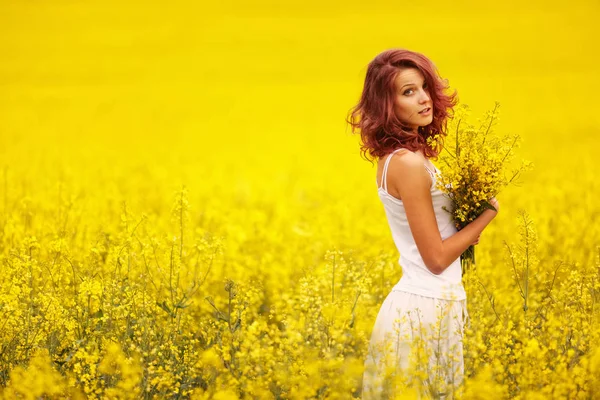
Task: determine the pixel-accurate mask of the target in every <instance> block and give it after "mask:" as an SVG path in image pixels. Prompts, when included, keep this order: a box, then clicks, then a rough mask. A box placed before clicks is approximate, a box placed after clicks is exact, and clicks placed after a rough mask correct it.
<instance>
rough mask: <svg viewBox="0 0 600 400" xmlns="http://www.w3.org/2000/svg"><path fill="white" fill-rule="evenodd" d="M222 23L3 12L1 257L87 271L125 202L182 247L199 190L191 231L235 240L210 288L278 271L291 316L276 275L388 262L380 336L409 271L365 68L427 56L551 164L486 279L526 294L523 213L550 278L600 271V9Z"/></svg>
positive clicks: (372, 303)
mask: <svg viewBox="0 0 600 400" xmlns="http://www.w3.org/2000/svg"><path fill="white" fill-rule="evenodd" d="M216 3H217V2H210V3H208V2H207V3H203V2H192V1H190V2H183V1H171V2H166V1H165V2H163V3H159V2H151V1H138V2H122V1H85V2H82V1H67V0H64V1H38V2H34V1H15V0H10V1H7V0H2V2H1V4H0V54H1V61H0V121H1V123H0V161H1V162H0V166H1V167H2V171H1V172H2V173H1V176H0V182H1V185H0V193H1V196H0V204H1V206H0V207H1V209H2V223H3V226H4V227H5V234H4V235H3V240H2V246H3V247H2V250H3V254H5V255H6V254H8V252H9V251H10V250H11V249H13V248H15V247H16V246H17V245H19V244H20V243H22V240H23V238H24V237H27V236H36V237H37V240H39V241H40V243H41V245H42V248H44V246H47V245H48V242H49V241H50V240H53V239H54V238H56V237H65V236H66V237H67V239H66V240H67V242H68V243H67V245H68V246H71V248H73V249H75V248H77V249H79V250H77V251H83V250H81V249H85V248H88V247H92V246H94V240H95V238H96V237H95V236H93V234H92V233H91V232H96V231H102V230H103V229H106V230H111V229H112V230H114V229H117V228H116V227H117V226H118V225H119V223H120V214H121V213H122V212H123V209H122V207H123V203H124V202H125V203H126V205H127V210H128V211H127V212H130V213H132V215H133V217H132V219H135V221H137V220H138V219H139V218H140V216H141V215H142V214H146V215H148V216H150V221H152V223H153V224H154V225H152V226H154V227H156V228H157V230H158V231H160V232H161V233H162V234H165V235H168V234H170V233H173V234H174V235H177V234H178V230H177V228H176V224H175V225H168V224H167V222H166V221H168V219H169V211H170V207H171V206H172V205H173V202H174V199H175V197H174V191H176V190H177V189H179V188H180V187H181V186H182V185H185V186H186V187H187V189H188V192H189V200H190V221H191V223H190V225H189V228H190V229H191V230H196V229H198V232H201V231H206V232H210V233H211V234H214V235H215V236H222V237H224V238H226V239H225V244H226V250H225V252H226V253H225V254H226V255H225V256H224V257H225V258H224V260H225V261H223V260H221V262H223V265H221V266H220V267H219V268H217V267H215V269H214V270H213V274H214V275H212V276H211V278H210V279H212V280H214V282H213V283H215V282H216V283H215V284H218V285H221V283H222V280H223V279H225V278H226V277H232V278H233V279H238V280H242V281H243V280H244V279H245V277H246V275H247V274H254V273H257V272H258V273H259V274H263V273H264V274H266V276H267V278H266V279H265V283H266V284H267V287H269V285H274V286H271V289H270V291H269V292H271V291H276V293H275V294H273V293H270V295H273V296H275V295H276V294H277V293H278V292H277V291H278V290H280V289H281V290H286V289H285V287H286V285H288V283H286V282H287V281H286V280H285V278H281V277H280V275H281V274H282V276H288V275H287V274H289V276H294V275H293V274H294V273H297V272H298V271H299V270H300V269H303V268H310V267H312V266H313V265H314V263H319V262H320V261H319V260H321V261H322V260H323V254H324V253H325V252H326V251H327V250H329V249H333V248H336V249H341V250H343V251H354V252H356V255H357V257H358V258H363V257H364V258H365V259H366V258H368V257H380V259H381V260H384V261H385V263H386V265H385V266H384V267H377V268H381V270H379V269H378V270H377V274H379V272H380V271H381V275H377V280H376V281H374V284H373V286H372V287H370V288H369V291H370V292H369V293H368V295H369V296H371V297H367V298H366V300H364V301H365V303H363V302H362V301H363V300H362V299H363V298H361V302H359V303H358V304H359V309H360V307H364V308H363V309H362V312H364V313H365V315H364V316H363V317H364V318H363V320H362V322H361V323H362V324H363V325H362V328H360V329H362V332H363V333H364V332H367V330H368V329H370V326H371V325H372V322H373V319H374V316H375V314H374V313H376V311H377V306H378V305H379V304H380V302H381V301H382V299H383V296H385V294H386V293H387V292H388V291H389V289H390V288H391V286H392V285H393V284H395V282H397V280H398V278H399V277H400V270H399V268H398V265H397V262H396V261H397V254H396V251H395V248H394V247H393V242H392V240H391V236H390V235H389V230H388V228H387V222H386V220H385V215H384V212H383V208H382V207H381V204H380V202H379V199H378V198H377V195H376V186H375V169H374V167H373V166H372V165H371V164H369V163H368V162H366V161H365V160H363V159H361V158H360V155H359V148H358V145H357V138H356V137H353V136H352V135H350V130H349V128H348V126H347V125H346V123H345V118H346V115H347V112H348V111H349V110H350V108H351V107H352V106H353V105H354V104H355V103H356V102H357V101H358V98H359V95H360V91H361V89H362V84H363V79H364V74H365V72H366V66H367V64H368V62H369V61H370V60H371V59H372V58H373V57H374V56H375V55H376V54H378V53H379V52H381V51H383V50H385V49H388V48H392V47H403V48H408V49H411V50H415V51H418V52H421V53H423V54H425V55H427V56H428V57H430V58H431V59H432V60H433V62H434V63H435V64H436V66H437V67H438V69H439V71H440V73H441V75H442V77H444V78H447V79H448V80H449V83H450V86H451V87H452V88H455V89H457V90H458V93H459V97H460V100H461V102H463V103H466V104H468V105H469V106H470V107H471V109H472V110H473V111H474V118H475V117H477V116H479V115H482V114H483V112H484V111H486V110H490V109H491V108H492V107H493V104H494V102H495V101H498V102H500V104H501V108H500V113H501V114H500V118H501V120H500V123H499V125H498V126H497V132H499V133H503V134H519V135H521V137H522V147H521V148H520V149H519V153H518V157H517V158H525V159H528V160H531V161H533V162H534V164H535V169H534V170H533V171H532V172H531V173H528V174H526V175H525V176H523V178H522V179H521V186H520V187H511V188H509V189H507V190H506V192H505V193H501V194H500V195H499V196H498V198H499V200H500V203H501V212H500V214H499V216H498V218H496V219H495V220H494V222H493V223H492V224H491V225H490V226H489V227H488V228H487V229H486V231H485V232H484V234H483V235H482V239H481V244H480V245H479V246H478V254H479V255H478V257H480V258H479V260H481V265H484V266H485V268H483V269H484V270H492V272H490V275H486V276H482V277H481V279H482V280H483V281H484V282H486V283H488V284H490V285H492V284H493V283H498V282H500V285H501V286H502V287H504V289H502V288H500V289H498V290H506V291H512V292H511V293H513V295H515V293H516V289H514V287H511V278H510V267H509V266H508V264H505V263H504V262H503V261H501V259H502V257H503V255H504V244H503V243H504V241H507V242H511V243H514V242H516V241H518V240H519V238H518V236H517V234H516V226H517V220H516V215H517V214H516V212H517V210H518V209H525V210H527V211H528V212H529V213H530V215H531V216H532V218H533V221H534V223H535V227H536V229H537V231H538V237H539V243H538V245H539V250H538V251H539V258H540V259H541V265H543V266H544V267H543V268H546V267H551V266H552V263H553V262H554V261H557V260H565V261H572V262H578V263H579V265H583V266H587V267H590V268H591V266H592V265H593V263H594V262H595V259H596V257H597V255H598V250H597V246H598V245H600V224H599V223H598V222H599V221H600V206H599V205H598V204H599V203H598V195H600V183H599V181H598V175H597V171H598V167H599V166H600V165H599V162H598V161H597V160H598V158H597V151H598V146H599V145H600V130H599V128H600V113H598V111H597V110H598V109H599V107H600V101H599V100H598V92H600V80H599V79H598V72H600V63H599V58H600V56H599V53H598V51H597V47H598V46H597V38H598V37H600V28H599V24H598V17H599V16H600V4H599V3H598V2H597V1H591V0H588V1H571V2H557V1H550V2H549V1H514V0H512V1H502V2H499V1H495V2H481V1H478V2H476V1H471V2H469V1H444V2H431V1H429V2H428V1H422V2H419V1H410V2H409V1H403V2H399V1H388V2H383V1H368V2H367V1H365V2H358V1H350V2H344V3H337V2H322V1H308V2H307V1H302V2H300V1H297V2H280V1H274V0H273V1H271V2H266V1H263V2H251V3H248V2H222V3H219V5H218V6H216V5H215V4H216ZM7 221H8V222H7ZM7 227H10V232H9V230H8V228H7ZM161 229H162V231H161ZM196 233H197V232H196ZM198 235H200V234H199V233H198ZM190 243H191V240H190ZM78 246H81V247H78ZM75 253H76V252H75ZM81 254H83V253H81ZM165 254H166V253H165ZM82 257H83V256H82ZM227 260H230V261H229V262H227ZM231 260H233V261H231ZM265 268H266V269H265ZM565 273H568V271H565ZM582 274H584V273H583V272H582ZM584 275H585V274H584ZM282 282H283V283H282ZM295 282H296V281H295V280H294V279H292V280H290V282H289V285H290V287H292V288H293V287H294V283H295ZM278 284H282V285H283V288H280V287H279V286H277V285H278ZM324 287H326V285H325V284H324ZM273 288H276V290H275V289H273ZM221 292H222V287H221V286H218V287H216V286H213V287H212V288H211V289H209V293H212V294H213V295H215V293H218V294H217V295H218V296H222V295H223V293H221ZM204 294H206V293H204ZM217 295H215V296H217ZM326 296H327V293H326V289H325V295H324V297H326ZM515 296H516V297H515V298H517V299H518V295H515ZM484 301H485V298H484ZM516 303H518V300H517V302H516ZM516 303H515V304H516ZM196 304H200V305H202V307H207V308H208V311H206V309H205V310H204V311H205V312H209V311H210V307H208V306H207V305H206V303H204V302H203V299H202V298H199V299H197V303H196ZM513 306H514V307H516V308H515V309H518V305H517V306H515V305H513ZM473 307H474V308H473V315H476V313H475V312H476V311H477V308H476V307H484V306H483V305H481V304H479V305H475V304H473ZM159 312H160V311H159ZM479 312H481V313H483V314H490V311H489V310H487V309H485V308H480V309H479ZM357 346H358V345H357ZM357 376H358V375H357ZM536 379H537V378H536ZM532 381H535V379H533V378H532Z"/></svg>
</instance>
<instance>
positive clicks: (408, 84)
mask: <svg viewBox="0 0 600 400" xmlns="http://www.w3.org/2000/svg"><path fill="white" fill-rule="evenodd" d="M423 83H425V81H423ZM410 85H415V86H416V85H417V84H416V83H412V82H411V83H407V84H406V85H403V86H402V87H401V88H400V89H402V88H403V87H404V86H410Z"/></svg>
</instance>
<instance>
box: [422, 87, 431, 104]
mask: <svg viewBox="0 0 600 400" xmlns="http://www.w3.org/2000/svg"><path fill="white" fill-rule="evenodd" d="M430 100H431V98H430V97H429V93H427V91H425V90H423V92H422V94H421V101H422V102H427V101H430Z"/></svg>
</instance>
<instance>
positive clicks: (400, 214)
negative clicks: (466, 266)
mask: <svg viewBox="0 0 600 400" xmlns="http://www.w3.org/2000/svg"><path fill="white" fill-rule="evenodd" d="M399 150H402V149H397V150H395V151H394V152H393V153H392V155H393V154H394V153H396V152H398V151H399ZM407 151H408V150H407ZM392 155H389V156H388V158H387V160H386V162H385V165H384V168H383V173H382V177H381V181H382V186H381V187H379V188H378V193H379V197H380V199H381V201H382V203H383V205H384V209H385V212H386V217H387V220H388V224H389V227H390V231H391V233H392V237H393V239H394V243H395V244H396V247H397V249H398V251H399V253H400V259H399V264H400V265H401V267H402V278H401V279H400V281H399V282H398V283H397V284H396V285H395V286H394V287H393V288H392V290H391V292H390V293H389V294H388V295H387V297H386V298H385V300H384V301H383V304H382V305H381V308H380V310H379V313H378V315H377V318H376V320H375V324H374V327H373V331H372V334H371V340H370V343H369V349H368V353H367V356H366V359H365V363H364V366H365V371H364V375H363V387H362V398H363V399H393V398H408V397H409V396H410V395H409V393H410V394H412V396H415V397H413V398H435V399H440V398H441V399H450V398H453V396H452V394H453V393H454V392H455V391H456V390H458V389H459V387H460V385H461V383H462V380H463V374H464V363H463V345H462V338H463V332H464V326H465V323H468V312H467V308H466V301H467V300H466V293H465V291H464V287H463V285H462V276H461V273H462V272H461V266H460V258H458V259H457V260H455V261H454V262H453V263H452V264H451V265H450V266H449V267H448V268H446V269H445V270H444V272H442V273H441V274H439V275H435V274H433V273H431V272H430V271H429V269H427V267H426V266H425V263H424V262H423V258H422V257H421V255H420V253H419V251H418V249H417V246H416V244H415V242H414V238H413V237H412V234H411V231H410V227H409V225H408V220H407V218H406V213H405V210H404V205H403V204H402V200H399V199H397V198H395V197H393V196H392V195H390V194H389V193H388V192H387V182H386V175H387V168H388V165H389V162H390V160H391V158H392ZM425 168H426V169H427V171H428V172H429V173H430V175H431V177H432V185H431V189H430V190H431V196H432V201H433V208H434V212H435V216H436V220H437V225H438V228H439V230H440V234H441V236H442V239H443V240H444V239H446V238H448V237H450V236H452V235H453V234H455V233H456V232H457V230H456V227H455V226H454V223H453V222H452V217H451V215H450V213H449V212H448V211H446V210H444V209H443V208H442V207H444V206H445V207H446V208H447V209H451V207H452V203H451V200H450V199H449V198H448V197H447V195H446V194H445V193H443V192H442V191H441V190H439V189H438V188H436V187H435V183H436V176H435V173H433V172H432V171H431V170H430V169H429V168H428V167H427V165H426V164H425ZM438 172H439V171H438Z"/></svg>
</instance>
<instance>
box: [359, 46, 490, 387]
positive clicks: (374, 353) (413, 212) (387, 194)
mask: <svg viewBox="0 0 600 400" xmlns="http://www.w3.org/2000/svg"><path fill="white" fill-rule="evenodd" d="M446 83H447V81H446V80H442V79H441V78H440V76H439V74H438V73H437V70H436V69H435V66H434V65H433V63H432V62H431V61H430V60H429V59H428V58H427V57H425V56H424V55H422V54H419V53H416V52H412V51H409V50H404V49H392V50H387V51H384V52H383V53H381V54H379V55H377V57H375V58H374V59H373V61H371V62H370V63H369V66H368V69H367V74H366V78H365V84H364V89H363V92H362V95H361V98H360V101H359V103H358V104H357V105H356V106H355V107H354V108H353V109H352V112H351V114H350V118H349V120H348V122H349V123H350V124H351V125H352V130H353V132H355V131H356V130H359V131H360V135H361V141H362V146H361V151H362V153H363V154H366V153H369V155H370V156H371V157H377V158H378V166H377V179H376V182H377V186H378V195H379V198H380V200H381V201H382V203H383V206H384V210H385V214H386V217H387V220H388V224H389V227H390V231H391V233H392V237H393V240H394V243H395V244H396V247H397V249H398V251H399V253H400V259H399V264H400V265H401V268H402V278H401V279H400V281H399V282H398V283H397V284H396V285H395V286H394V287H393V289H392V291H391V292H390V293H389V294H388V295H387V297H386V298H385V300H384V302H383V304H382V305H381V308H380V310H379V313H378V315H377V318H376V321H375V325H374V327H373V332H372V334H371V340H370V344H369V352H368V354H367V357H366V360H365V372H364V376H363V398H364V399H382V398H394V397H397V396H399V397H402V396H407V395H408V392H404V391H403V390H404V389H405V388H409V390H412V391H413V393H416V394H418V395H419V397H423V396H425V397H431V398H436V399H438V398H444V399H448V398H452V397H453V394H454V393H455V391H456V390H457V389H458V388H459V387H460V384H461V382H462V380H463V373H464V366H463V346H462V337H463V328H464V325H465V323H468V313H467V309H466V293H465V290H464V287H463V285H462V279H461V278H462V277H461V264H460V255H461V254H462V253H463V252H464V251H465V250H466V249H467V248H468V247H469V246H470V245H472V244H477V243H478V242H479V236H480V234H481V232H482V231H483V230H484V228H485V227H486V226H487V225H488V224H489V223H490V222H491V221H492V219H494V217H495V216H496V214H497V210H498V208H499V204H498V202H497V200H496V199H495V198H492V199H490V203H491V204H492V205H493V206H494V207H495V208H496V211H494V210H486V211H485V212H484V213H483V214H482V215H480V216H479V217H478V218H477V219H476V220H474V221H473V222H471V223H470V224H469V225H467V226H466V227H465V228H463V229H461V230H460V231H457V230H456V228H455V226H454V223H453V222H452V218H451V215H450V213H449V212H447V211H445V210H443V208H442V207H444V206H446V208H447V209H450V208H451V207H452V203H451V201H450V199H449V198H448V197H447V195H446V194H444V193H443V192H442V191H441V190H439V189H438V188H437V187H436V180H437V179H436V177H437V176H436V173H439V171H438V170H437V169H436V168H435V166H434V165H433V164H432V163H431V161H430V159H431V158H433V159H437V156H438V155H439V153H440V151H441V146H443V140H438V141H437V142H433V143H436V144H434V145H429V144H428V141H427V139H428V138H430V137H432V136H434V135H436V134H439V135H440V137H441V138H443V137H444V136H445V134H446V133H445V129H446V122H447V119H448V118H449V117H451V113H452V112H453V108H454V106H455V105H456V102H457V100H456V96H457V94H456V92H454V93H452V94H446V93H444V91H445V89H447V88H448V86H447V84H446ZM367 159H368V157H367Z"/></svg>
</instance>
